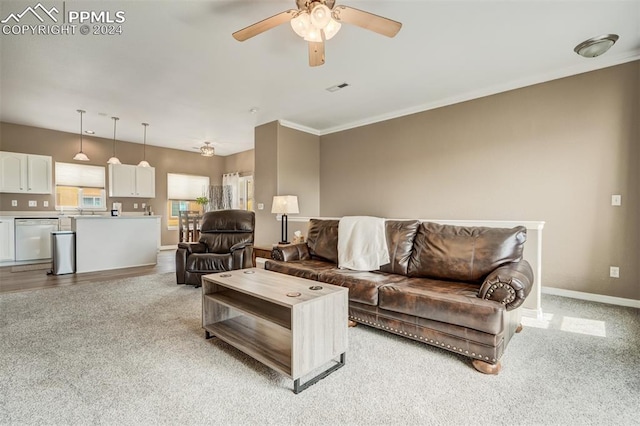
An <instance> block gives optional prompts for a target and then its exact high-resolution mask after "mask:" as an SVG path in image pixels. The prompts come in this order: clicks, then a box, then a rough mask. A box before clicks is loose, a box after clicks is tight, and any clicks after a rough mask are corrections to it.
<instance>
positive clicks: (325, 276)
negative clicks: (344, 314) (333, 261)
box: [318, 269, 407, 306]
mask: <svg viewBox="0 0 640 426" xmlns="http://www.w3.org/2000/svg"><path fill="white" fill-rule="evenodd" d="M406 279H407V277H405V276H402V275H398V274H386V273H384V272H364V271H352V270H349V269H330V270H325V271H323V272H320V273H319V274H318V281H320V282H323V283H327V284H333V285H339V286H341V287H347V288H348V289H349V301H350V302H358V303H364V304H367V305H374V306H375V305H377V304H378V289H379V288H380V287H381V286H383V285H386V284H393V283H398V282H402V281H404V280H406Z"/></svg>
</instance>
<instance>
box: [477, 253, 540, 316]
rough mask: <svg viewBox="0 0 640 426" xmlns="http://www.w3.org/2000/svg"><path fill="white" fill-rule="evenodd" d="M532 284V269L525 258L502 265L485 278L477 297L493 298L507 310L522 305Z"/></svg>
mask: <svg viewBox="0 0 640 426" xmlns="http://www.w3.org/2000/svg"><path fill="white" fill-rule="evenodd" d="M532 286H533V269H531V265H529V262H527V261H526V260H521V261H519V262H512V263H508V264H506V265H503V266H501V267H499V268H498V269H496V270H495V271H493V272H491V273H490V274H489V275H488V276H487V278H485V280H484V282H483V283H482V286H481V287H480V291H479V292H478V297H480V298H481V299H488V300H494V301H496V302H500V303H502V304H503V305H505V306H506V308H507V311H510V310H512V309H515V308H517V307H518V306H520V305H522V303H523V302H524V300H525V299H526V298H527V296H528V295H529V292H530V291H531V287H532Z"/></svg>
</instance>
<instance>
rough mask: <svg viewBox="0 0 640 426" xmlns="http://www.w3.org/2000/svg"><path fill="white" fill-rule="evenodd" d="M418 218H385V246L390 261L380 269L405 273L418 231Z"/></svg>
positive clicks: (394, 272)
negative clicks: (387, 249)
mask: <svg viewBox="0 0 640 426" xmlns="http://www.w3.org/2000/svg"><path fill="white" fill-rule="evenodd" d="M419 226H420V221H419V220H387V221H386V222H385V228H386V234H387V246H388V248H389V259H391V262H390V263H388V264H386V265H382V266H381V267H380V270H381V271H383V272H389V273H392V274H401V275H407V269H408V267H409V259H410V258H411V251H412V250H413V240H414V238H415V237H416V234H417V233H418V227H419Z"/></svg>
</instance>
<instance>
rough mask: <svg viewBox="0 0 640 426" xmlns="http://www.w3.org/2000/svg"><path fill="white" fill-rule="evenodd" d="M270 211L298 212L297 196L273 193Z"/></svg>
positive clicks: (281, 212) (282, 212)
mask: <svg viewBox="0 0 640 426" xmlns="http://www.w3.org/2000/svg"><path fill="white" fill-rule="evenodd" d="M271 213H280V214H292V213H293V214H295V213H300V210H299V209H298V197H297V196H296V195H275V196H274V197H273V205H272V206H271Z"/></svg>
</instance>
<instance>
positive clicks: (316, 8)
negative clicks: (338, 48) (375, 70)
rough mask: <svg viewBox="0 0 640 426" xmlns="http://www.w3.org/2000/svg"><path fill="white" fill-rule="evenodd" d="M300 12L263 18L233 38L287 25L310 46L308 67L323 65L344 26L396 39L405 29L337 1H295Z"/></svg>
mask: <svg viewBox="0 0 640 426" xmlns="http://www.w3.org/2000/svg"><path fill="white" fill-rule="evenodd" d="M296 5H297V6H298V9H297V10H296V9H289V10H285V11H284V12H280V13H278V14H277V15H274V16H272V17H270V18H267V19H263V20H262V21H260V22H256V23H255V24H253V25H249V26H248V27H246V28H243V29H241V30H239V31H236V32H235V33H233V38H235V39H236V40H238V41H245V40H248V39H250V38H251V37H255V36H257V35H258V34H261V33H263V32H265V31H267V30H270V29H271V28H275V27H277V26H279V25H282V24H284V23H286V22H291V27H292V28H293V30H294V31H295V32H296V34H298V35H299V36H300V37H302V38H304V39H305V40H306V41H307V42H308V44H309V65H310V66H312V67H315V66H318V65H322V64H324V59H325V58H324V42H325V41H326V40H329V39H331V38H332V37H333V36H334V35H336V34H337V33H338V31H340V27H341V25H342V23H347V24H352V25H355V26H358V27H360V28H364V29H366V30H370V31H373V32H376V33H378V34H382V35H384V36H387V37H394V36H395V35H396V34H398V31H400V28H402V24H401V23H400V22H397V21H394V20H391V19H388V18H384V17H382V16H378V15H374V14H373V13H369V12H365V11H363V10H359V9H355V8H353V7H348V6H335V0H312V1H309V0H296Z"/></svg>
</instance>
